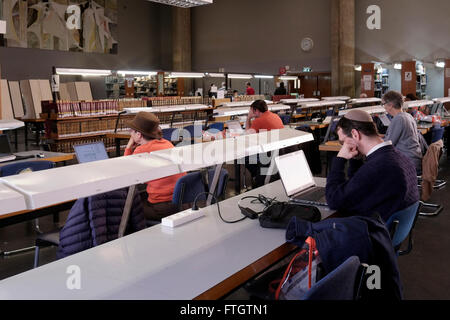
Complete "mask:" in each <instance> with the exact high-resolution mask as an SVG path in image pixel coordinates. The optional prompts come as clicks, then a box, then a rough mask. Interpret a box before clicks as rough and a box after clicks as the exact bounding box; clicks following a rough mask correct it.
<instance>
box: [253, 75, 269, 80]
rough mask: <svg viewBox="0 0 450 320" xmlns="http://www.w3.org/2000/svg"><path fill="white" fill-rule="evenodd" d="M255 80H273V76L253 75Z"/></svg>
mask: <svg viewBox="0 0 450 320" xmlns="http://www.w3.org/2000/svg"><path fill="white" fill-rule="evenodd" d="M254 77H255V78H256V79H273V76H264V75H255V76H254Z"/></svg>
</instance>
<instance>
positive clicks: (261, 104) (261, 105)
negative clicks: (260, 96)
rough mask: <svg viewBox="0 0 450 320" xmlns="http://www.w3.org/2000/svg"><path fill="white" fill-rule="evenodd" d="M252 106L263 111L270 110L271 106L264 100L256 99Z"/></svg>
mask: <svg viewBox="0 0 450 320" xmlns="http://www.w3.org/2000/svg"><path fill="white" fill-rule="evenodd" d="M251 107H252V109H253V110H258V111H260V112H262V113H264V112H266V111H267V110H269V108H267V103H266V102H265V101H264V100H256V101H255V102H253V103H252V106H251Z"/></svg>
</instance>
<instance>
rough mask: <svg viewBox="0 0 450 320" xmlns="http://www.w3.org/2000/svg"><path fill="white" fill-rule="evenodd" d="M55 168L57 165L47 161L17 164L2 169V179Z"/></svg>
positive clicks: (0, 169)
mask: <svg viewBox="0 0 450 320" xmlns="http://www.w3.org/2000/svg"><path fill="white" fill-rule="evenodd" d="M54 167H55V163H54V162H52V161H47V160H42V161H40V160H38V161H24V162H15V163H11V164H7V165H4V166H3V167H1V168H0V177H6V176H12V175H15V174H20V173H25V172H32V171H40V170H47V169H51V168H54Z"/></svg>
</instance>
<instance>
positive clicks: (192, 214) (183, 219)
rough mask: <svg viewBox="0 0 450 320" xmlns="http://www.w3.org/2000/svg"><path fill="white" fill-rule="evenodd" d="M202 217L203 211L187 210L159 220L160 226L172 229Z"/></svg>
mask: <svg viewBox="0 0 450 320" xmlns="http://www.w3.org/2000/svg"><path fill="white" fill-rule="evenodd" d="M204 215H205V210H197V211H192V209H188V210H186V211H182V212H178V213H176V214H173V215H171V216H168V217H165V218H163V219H162V220H161V224H162V225H163V226H166V227H171V228H174V227H177V226H180V225H182V224H185V223H187V222H190V221H192V220H195V219H198V218H200V217H203V216H204Z"/></svg>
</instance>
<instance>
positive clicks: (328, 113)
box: [326, 109, 336, 117]
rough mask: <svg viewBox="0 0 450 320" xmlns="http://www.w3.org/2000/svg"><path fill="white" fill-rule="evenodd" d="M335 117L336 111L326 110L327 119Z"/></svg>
mask: <svg viewBox="0 0 450 320" xmlns="http://www.w3.org/2000/svg"><path fill="white" fill-rule="evenodd" d="M335 115H336V111H335V110H334V109H328V110H327V112H326V116H327V117H334V116H335Z"/></svg>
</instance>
